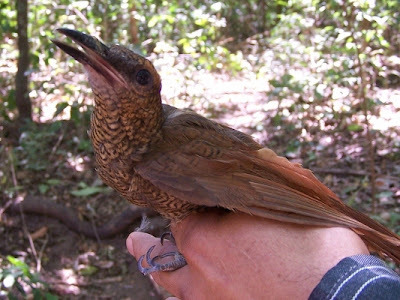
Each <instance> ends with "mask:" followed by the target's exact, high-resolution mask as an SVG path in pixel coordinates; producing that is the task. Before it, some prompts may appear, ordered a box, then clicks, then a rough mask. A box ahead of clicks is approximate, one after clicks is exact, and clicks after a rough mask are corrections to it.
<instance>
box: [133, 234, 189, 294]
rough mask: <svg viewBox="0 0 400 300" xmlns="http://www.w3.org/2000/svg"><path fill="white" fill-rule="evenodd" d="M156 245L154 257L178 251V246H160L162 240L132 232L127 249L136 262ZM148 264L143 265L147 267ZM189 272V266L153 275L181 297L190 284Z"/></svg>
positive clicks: (161, 283) (168, 244)
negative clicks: (184, 288)
mask: <svg viewBox="0 0 400 300" xmlns="http://www.w3.org/2000/svg"><path fill="white" fill-rule="evenodd" d="M154 245H156V247H155V248H154V251H153V252H152V257H154V256H155V255H159V254H161V253H165V252H168V251H176V250H177V249H176V246H175V245H173V244H172V243H168V242H167V243H165V245H163V246H162V245H161V244H160V239H158V238H155V237H153V236H152V235H150V234H147V233H143V232H132V233H131V234H130V235H129V237H128V238H127V240H126V247H127V248H128V251H129V253H131V254H132V255H133V256H134V257H135V258H136V260H138V259H139V258H140V257H141V256H142V255H145V254H146V252H147V251H148V249H149V248H150V247H152V246H154ZM146 264H147V263H146V262H145V261H144V262H143V265H144V266H146ZM189 275H190V274H189V272H188V268H187V266H185V267H182V268H180V269H178V270H175V271H172V272H154V273H152V274H151V276H152V277H153V279H154V280H155V281H156V282H157V283H158V284H160V285H161V286H163V287H164V288H165V289H166V290H168V291H169V292H170V293H171V294H173V295H177V296H181V295H182V293H183V291H182V287H185V286H188V285H187V284H188V283H189V280H190V279H189V278H190V276H189Z"/></svg>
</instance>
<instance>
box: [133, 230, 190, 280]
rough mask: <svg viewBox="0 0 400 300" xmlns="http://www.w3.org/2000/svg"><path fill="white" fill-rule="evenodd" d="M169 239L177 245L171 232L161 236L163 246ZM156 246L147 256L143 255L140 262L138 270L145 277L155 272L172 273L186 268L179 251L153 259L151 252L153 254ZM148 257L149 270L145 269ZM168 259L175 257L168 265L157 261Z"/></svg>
mask: <svg viewBox="0 0 400 300" xmlns="http://www.w3.org/2000/svg"><path fill="white" fill-rule="evenodd" d="M167 236H168V237H169V238H170V239H171V241H172V242H173V243H174V244H175V239H174V237H173V235H172V233H171V232H166V233H163V234H162V235H161V245H163V243H164V240H165V238H166V237H167ZM154 248H155V246H152V247H151V248H150V249H149V250H148V251H147V253H146V255H142V256H141V257H140V258H139V260H138V269H139V271H140V272H141V273H142V274H143V275H148V274H151V273H153V272H158V271H163V272H170V271H175V270H177V269H180V268H182V267H184V266H186V264H187V262H186V260H185V258H184V257H183V255H182V254H181V253H179V252H178V251H171V252H167V253H164V254H161V255H157V256H154V257H153V258H151V252H153V250H154ZM145 257H146V262H147V264H148V265H149V267H148V268H145V267H143V265H142V264H143V260H144V259H145ZM166 257H173V260H172V261H169V262H167V263H158V262H157V261H159V260H161V259H163V258H166Z"/></svg>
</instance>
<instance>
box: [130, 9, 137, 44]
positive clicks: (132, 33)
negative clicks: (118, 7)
mask: <svg viewBox="0 0 400 300" xmlns="http://www.w3.org/2000/svg"><path fill="white" fill-rule="evenodd" d="M135 13H136V7H135V3H134V1H132V4H131V6H130V8H129V25H130V26H129V27H130V36H131V41H130V42H131V43H132V44H133V45H138V44H139V33H138V28H137V23H136V18H135Z"/></svg>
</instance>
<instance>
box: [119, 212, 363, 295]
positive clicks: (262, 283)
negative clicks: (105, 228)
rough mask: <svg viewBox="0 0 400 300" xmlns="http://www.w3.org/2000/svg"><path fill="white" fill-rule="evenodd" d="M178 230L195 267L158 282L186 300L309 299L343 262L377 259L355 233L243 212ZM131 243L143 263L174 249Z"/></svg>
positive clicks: (187, 223)
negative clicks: (147, 257)
mask: <svg viewBox="0 0 400 300" xmlns="http://www.w3.org/2000/svg"><path fill="white" fill-rule="evenodd" d="M171 229H172V232H173V234H174V237H175V240H176V244H177V247H178V249H179V251H180V252H181V253H182V254H183V255H184V257H185V259H186V261H187V263H188V264H187V265H186V266H185V267H183V268H181V269H178V270H176V271H173V272H156V273H153V274H152V276H153V278H154V280H155V281H156V282H157V283H158V284H160V285H161V286H163V287H164V288H166V289H167V290H168V291H169V292H171V293H172V294H173V295H175V296H177V297H179V298H180V299H182V300H186V299H190V300H201V299H240V300H243V299H307V298H308V296H309V295H310V294H311V292H312V290H313V289H314V288H315V286H316V285H317V284H318V283H319V281H320V280H321V279H322V277H323V275H324V274H325V273H326V272H327V271H328V270H329V269H330V268H332V267H333V266H335V265H336V264H337V263H338V262H339V261H340V260H341V259H343V258H345V257H348V256H351V255H356V254H368V253H369V252H368V250H367V248H366V246H365V244H364V243H363V241H362V240H361V239H360V238H359V236H358V235H356V234H355V233H354V232H353V231H351V230H350V229H346V228H338V227H334V228H325V227H323V228H322V227H312V226H301V225H294V224H286V223H282V222H276V221H271V220H266V219H261V218H257V217H254V216H249V215H246V214H241V213H229V214H223V215H221V214H217V213H207V214H193V215H191V216H189V217H187V218H186V219H185V220H183V221H182V222H180V223H178V224H176V225H173V226H171ZM126 244H127V247H128V250H129V252H130V253H131V254H132V255H134V256H135V257H136V259H138V258H139V257H140V256H141V255H143V254H145V253H146V251H147V250H148V249H149V248H150V247H151V246H153V245H157V247H156V248H155V249H154V251H153V255H154V256H155V255H158V254H160V253H165V252H167V251H171V247H173V245H172V244H170V243H169V244H167V245H166V246H161V245H160V241H159V239H157V238H154V237H153V236H151V235H149V234H145V233H141V232H133V233H131V234H130V235H129V237H128V239H127V243H126ZM166 248H169V249H166ZM175 299H176V298H175Z"/></svg>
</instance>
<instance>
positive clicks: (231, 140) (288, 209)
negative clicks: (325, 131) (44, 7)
mask: <svg viewBox="0 0 400 300" xmlns="http://www.w3.org/2000/svg"><path fill="white" fill-rule="evenodd" d="M59 31H60V32H61V33H63V34H64V35H66V36H68V37H70V38H71V39H73V40H74V41H75V42H77V43H78V44H79V45H80V46H82V47H83V49H84V50H85V52H82V51H79V50H77V49H75V48H73V47H71V46H69V45H67V44H65V43H62V42H59V41H53V42H54V43H55V44H56V45H57V46H59V47H60V48H61V49H63V50H64V51H65V52H67V53H68V54H70V55H71V56H73V57H74V58H75V59H76V60H78V61H79V62H81V63H82V64H83V66H84V67H85V69H86V71H87V73H88V78H89V82H90V85H91V87H92V89H93V93H94V97H95V110H94V113H93V117H92V122H91V131H90V137H91V140H92V143H93V148H94V152H95V156H96V162H97V165H98V167H97V171H98V174H99V175H100V177H101V178H102V179H103V181H104V182H105V183H106V184H108V185H109V186H111V187H112V188H114V189H115V190H117V191H118V192H119V193H120V194H121V195H122V196H123V197H124V198H126V199H127V200H129V201H131V202H132V203H134V204H137V205H140V206H147V207H152V208H154V209H155V210H156V211H158V212H159V213H160V214H162V215H163V216H164V217H166V218H168V219H170V220H173V221H178V220H181V219H183V218H184V217H186V216H187V215H188V214H189V213H191V212H192V211H197V210H203V209H204V208H206V207H222V208H224V209H228V210H231V211H241V212H244V213H248V214H251V215H255V216H259V217H263V218H269V219H274V220H278V221H283V222H290V223H296V224H306V225H317V226H343V227H348V228H351V229H352V230H353V231H354V232H356V233H357V234H359V235H360V237H361V238H362V239H363V240H364V241H365V242H366V243H367V245H368V246H369V247H370V248H371V249H373V250H375V251H378V252H379V253H386V254H387V255H389V256H390V257H391V258H393V259H394V260H395V261H396V262H400V239H399V236H398V235H396V234H394V233H392V232H391V231H389V230H388V229H386V228H385V227H384V226H382V225H380V224H378V223H377V222H375V221H373V220H371V219H370V218H369V217H367V216H365V215H363V214H361V213H359V212H357V211H355V210H353V209H351V208H350V207H348V206H346V205H345V204H344V203H343V202H342V201H340V199H339V198H338V197H337V196H336V195H335V194H334V193H333V192H332V191H330V190H329V189H328V188H327V187H326V186H324V185H323V184H322V183H321V182H319V181H318V180H317V179H316V178H315V177H314V175H313V174H312V173H311V171H309V170H307V169H304V168H302V167H301V166H300V165H298V164H292V163H290V162H289V161H288V160H287V159H285V158H283V157H279V156H277V155H276V154H275V153H274V152H273V151H272V150H270V149H267V148H262V147H261V145H259V144H258V143H256V142H255V141H254V140H253V139H252V138H251V137H250V136H248V135H246V134H244V133H241V132H239V131H236V130H234V129H231V128H229V127H227V126H224V125H221V124H218V123H216V122H213V121H211V120H208V119H206V118H204V117H201V116H200V115H198V114H196V113H194V112H190V111H182V110H178V109H176V108H174V107H171V106H168V105H163V104H162V103H161V96H160V90H161V79H160V77H159V75H158V73H157V71H156V70H155V69H154V67H153V65H152V64H151V63H150V62H149V61H148V60H147V59H145V58H143V57H141V56H139V55H137V54H135V53H133V52H132V51H130V50H128V49H127V48H125V47H122V46H111V47H107V46H105V45H104V44H102V43H100V42H99V41H98V40H97V39H94V38H92V37H90V36H88V35H85V34H83V33H80V32H77V31H73V30H68V29H60V30H59Z"/></svg>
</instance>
